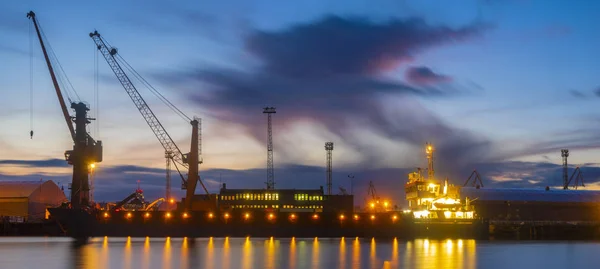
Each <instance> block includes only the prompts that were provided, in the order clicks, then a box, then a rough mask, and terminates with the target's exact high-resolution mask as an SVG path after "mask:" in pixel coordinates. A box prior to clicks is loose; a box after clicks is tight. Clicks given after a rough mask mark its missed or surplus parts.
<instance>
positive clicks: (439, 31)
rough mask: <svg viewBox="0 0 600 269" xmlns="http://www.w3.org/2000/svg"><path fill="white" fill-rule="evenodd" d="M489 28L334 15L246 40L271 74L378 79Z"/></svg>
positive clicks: (248, 48)
mask: <svg viewBox="0 0 600 269" xmlns="http://www.w3.org/2000/svg"><path fill="white" fill-rule="evenodd" d="M484 29H485V27H484V26H483V25H470V26H466V27H463V28H459V29H451V28H448V27H443V26H430V25H428V24H427V23H425V21H423V20H422V19H419V18H412V19H406V20H400V19H394V20H390V21H388V22H385V23H375V22H372V21H370V20H367V19H363V18H357V17H354V18H344V17H338V16H333V15H331V16H327V17H325V18H323V19H320V20H317V21H315V22H313V23H309V24H299V25H295V26H293V27H290V28H288V29H287V30H284V31H279V32H266V31H255V32H253V33H252V34H250V36H249V37H248V39H247V40H246V48H247V50H248V51H249V52H250V53H252V54H253V55H255V56H256V57H257V58H259V59H260V60H261V61H262V62H263V64H264V67H265V69H266V70H267V72H269V73H271V74H277V75H282V76H288V77H301V78H315V77H330V76H335V75H373V74H379V73H382V72H386V71H390V70H393V69H394V68H396V67H397V66H398V65H400V64H401V63H404V62H407V61H409V60H410V59H412V58H413V57H415V55H416V54H417V53H418V52H421V51H422V50H424V49H426V48H430V47H433V46H439V45H443V44H448V43H452V42H457V41H464V40H466V39H468V38H472V37H474V36H476V35H479V34H481V33H482V32H483V30H484Z"/></svg>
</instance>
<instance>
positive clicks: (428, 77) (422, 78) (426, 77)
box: [406, 66, 452, 85]
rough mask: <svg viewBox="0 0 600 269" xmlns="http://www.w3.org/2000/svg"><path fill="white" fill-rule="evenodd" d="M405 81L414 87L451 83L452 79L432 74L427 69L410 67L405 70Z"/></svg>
mask: <svg viewBox="0 0 600 269" xmlns="http://www.w3.org/2000/svg"><path fill="white" fill-rule="evenodd" d="M406 80H408V82H410V83H412V84H416V85H430V84H438V83H442V82H448V81H451V80H452V78H450V77H449V76H445V75H440V74H437V73H435V72H433V71H432V70H431V69H430V68H429V67H426V66H420V67H410V68H409V69H408V70H406Z"/></svg>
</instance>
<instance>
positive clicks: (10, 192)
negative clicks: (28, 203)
mask: <svg viewBox="0 0 600 269" xmlns="http://www.w3.org/2000/svg"><path fill="white" fill-rule="evenodd" d="M48 184H51V185H56V184H55V183H54V182H53V181H52V180H47V181H43V182H42V181H0V198H8V197H29V196H31V194H32V193H33V192H34V191H35V190H37V189H38V188H39V187H40V186H42V187H43V186H47V185H48ZM57 187H58V186H57Z"/></svg>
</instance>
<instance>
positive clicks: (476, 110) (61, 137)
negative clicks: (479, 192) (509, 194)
mask: <svg viewBox="0 0 600 269" xmlns="http://www.w3.org/2000/svg"><path fill="white" fill-rule="evenodd" d="M2 5H3V7H2V8H0V37H1V38H0V62H1V63H2V64H0V93H1V94H2V98H0V120H1V121H2V123H3V124H2V126H3V127H2V131H1V132H0V180H39V179H40V178H43V179H51V180H54V181H56V182H59V184H60V185H65V186H66V184H68V182H70V169H71V168H70V167H69V166H68V165H67V164H66V163H65V162H64V161H63V154H64V151H65V150H67V149H69V148H71V147H72V141H70V138H69V135H68V129H67V126H65V122H64V119H63V118H62V114H61V111H60V107H59V104H58V102H57V98H56V94H55V92H54V89H53V87H52V82H51V80H50V76H49V75H48V70H47V68H46V65H45V62H44V59H43V55H42V53H41V49H40V46H39V42H38V41H37V39H35V36H32V35H31V33H32V32H31V30H32V28H31V21H30V20H28V19H27V18H26V16H25V14H26V13H27V12H28V11H29V10H33V11H35V12H36V14H37V19H38V21H39V23H40V26H41V27H42V29H43V32H44V34H45V36H46V38H47V42H48V43H49V45H50V46H51V48H52V50H53V51H54V53H55V54H56V56H57V58H58V60H59V61H60V63H61V66H62V69H63V70H64V73H65V74H66V75H67V76H68V78H69V81H70V82H71V84H72V86H73V87H72V88H73V89H74V90H73V89H70V87H66V88H63V92H66V93H65V94H68V95H69V96H70V98H71V99H72V100H81V101H85V102H87V103H89V104H90V105H91V107H92V108H91V111H90V115H91V116H92V117H95V118H96V120H95V121H94V122H93V123H92V124H91V125H90V126H89V132H90V134H91V135H92V136H93V137H94V138H95V139H97V140H102V141H103V144H104V161H103V162H102V163H100V164H98V167H97V169H96V172H95V173H96V175H95V180H94V198H95V199H96V200H99V201H103V200H104V201H105V200H118V199H119V198H123V197H125V196H126V195H127V194H129V193H131V192H132V191H133V190H134V189H135V188H136V184H137V181H138V180H139V181H140V184H141V187H142V188H143V189H144V191H145V193H146V196H147V197H148V198H149V199H151V198H158V197H160V196H162V195H164V185H165V160H164V149H163V148H162V147H161V145H160V144H159V143H158V140H157V139H156V138H155V136H154V134H153V133H152V132H151V130H150V128H149V127H148V126H147V124H146V122H145V121H144V120H143V118H142V116H141V115H140V113H139V112H138V111H137V109H136V108H135V106H134V105H133V103H132V102H131V100H130V99H129V97H128V95H127V94H126V92H125V91H124V89H123V88H122V87H121V85H120V84H119V83H118V80H117V79H116V77H115V76H114V74H113V73H112V72H111V70H110V69H109V67H108V65H107V63H106V62H105V61H104V59H103V58H102V56H101V55H98V54H97V52H96V48H95V45H94V42H93V41H92V40H91V39H90V37H89V35H88V34H89V33H90V32H92V31H94V30H97V31H98V32H100V33H101V34H102V36H103V37H104V38H105V39H106V40H107V41H109V42H110V44H111V45H112V46H115V47H116V48H117V49H118V51H119V54H120V55H121V56H122V57H123V58H124V59H126V60H127V62H128V63H129V64H130V65H131V66H133V68H135V70H136V71H137V72H138V73H140V74H141V75H142V76H143V77H144V78H145V79H146V80H147V81H149V82H150V83H151V84H152V85H153V86H154V87H155V88H156V89H158V90H159V91H160V93H161V94H163V95H164V96H165V97H166V98H168V99H169V100H170V101H171V102H172V103H173V104H175V105H176V106H177V107H178V108H179V109H181V110H182V111H183V112H184V113H185V114H186V115H188V116H190V117H192V116H197V117H200V118H202V158H203V160H204V163H203V164H202V165H201V168H200V170H201V171H200V174H201V177H202V179H203V181H204V182H205V183H206V184H207V186H208V188H209V190H210V191H211V192H217V191H218V189H219V186H220V184H221V183H227V186H228V187H229V188H263V187H264V182H265V181H266V169H265V168H266V158H267V156H266V138H267V131H266V130H267V128H266V125H267V124H266V116H265V115H264V114H263V113H262V108H263V107H265V106H273V107H276V108H277V113H276V114H274V115H273V140H274V163H275V181H276V188H299V189H301V188H318V187H319V186H324V185H325V181H326V173H325V164H326V162H325V156H326V155H325V149H324V144H325V142H327V141H332V142H334V150H333V185H334V189H335V192H338V189H339V187H343V188H345V189H346V190H348V191H350V190H353V192H354V194H356V198H355V203H356V204H361V203H362V201H363V199H364V197H365V195H366V193H367V189H368V184H369V181H373V183H374V184H375V187H376V189H377V190H378V192H379V194H380V195H381V196H385V197H392V198H393V199H394V200H395V201H397V203H398V204H402V203H403V200H404V191H403V184H404V183H405V182H406V180H407V173H409V172H412V171H414V170H415V169H416V168H417V167H426V166H427V163H426V159H425V153H424V145H425V143H426V142H431V143H433V144H434V146H435V148H436V151H435V169H436V175H437V176H438V177H439V178H446V177H447V178H448V179H449V181H450V182H451V183H453V184H463V182H464V181H465V180H466V179H467V178H468V176H469V175H470V174H471V172H472V171H473V170H474V169H477V170H478V171H479V173H480V174H481V176H482V178H483V181H484V183H485V184H486V187H532V188H543V187H545V186H552V187H557V186H560V185H561V184H562V183H561V182H562V179H561V157H560V149H562V148H568V149H569V150H570V153H571V154H570V157H569V167H570V171H569V174H571V173H572V171H573V169H574V168H575V167H576V166H580V167H581V171H582V173H583V174H584V179H585V182H586V188H587V189H600V168H599V167H598V165H597V164H596V163H597V156H598V153H600V137H599V136H598V134H599V133H600V127H598V126H599V125H598V123H600V115H599V114H598V110H597V106H598V104H599V103H600V80H599V79H598V76H597V74H598V72H597V70H600V62H599V61H596V60H594V59H598V58H599V57H600V51H599V50H598V49H597V48H598V47H600V37H599V36H598V35H597V33H598V32H600V24H598V23H597V16H596V12H595V11H597V10H600V3H597V2H593V1H579V2H569V3H567V2H565V1H550V0H546V1H534V0H472V1H468V0H464V1H422V0H419V1H408V0H406V1H402V0H377V1H375V0H369V1H358V0H345V1H318V0H306V1H294V2H293V3H292V2H287V1H258V0H256V1H253V0H244V1H241V0H239V1H233V0H231V1H212V0H211V1H176V2H173V3H166V2H162V1H128V2H127V3H123V2H122V1H103V2H89V3H88V2H81V1H61V2H59V3H49V2H48V1H18V2H10V3H3V4H2ZM31 37H34V38H33V39H32V38H31ZM47 45H48V44H47ZM96 75H97V76H98V82H97V83H95V81H96V80H95V77H96ZM66 84H68V83H66ZM137 85H138V86H137V87H138V90H139V91H140V93H141V94H142V96H143V97H144V98H145V100H146V101H147V102H148V104H149V106H150V107H151V109H152V110H153V111H154V113H155V114H156V115H157V117H158V118H159V120H160V121H161V123H162V124H163V125H164V126H165V128H166V129H167V131H168V132H169V134H170V135H171V137H173V139H174V140H175V142H176V143H177V145H178V146H179V147H180V148H181V149H182V151H184V152H187V151H189V144H190V135H191V127H190V125H189V123H188V122H187V121H186V120H183V119H181V118H180V117H179V116H178V115H176V114H175V113H173V112H172V111H171V110H170V109H169V108H168V107H167V106H165V105H164V104H163V103H161V102H160V100H159V99H158V98H157V97H156V96H154V95H153V94H152V93H151V92H150V91H149V90H148V89H146V88H145V87H143V85H141V84H139V83H138V84H137ZM30 130H33V131H34V136H33V138H32V139H31V138H30V136H29V131H30ZM349 175H352V176H353V179H352V180H351V179H350V176H349ZM173 185H174V186H175V187H174V191H175V193H176V195H177V196H179V197H181V195H183V192H182V191H181V190H178V186H179V183H178V181H177V180H174V183H173ZM197 193H200V190H198V191H197Z"/></svg>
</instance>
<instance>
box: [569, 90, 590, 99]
mask: <svg viewBox="0 0 600 269" xmlns="http://www.w3.org/2000/svg"><path fill="white" fill-rule="evenodd" d="M569 94H571V96H573V97H577V98H585V97H586V96H585V94H584V93H583V92H581V91H578V90H569Z"/></svg>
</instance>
